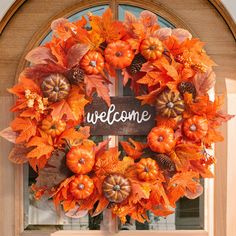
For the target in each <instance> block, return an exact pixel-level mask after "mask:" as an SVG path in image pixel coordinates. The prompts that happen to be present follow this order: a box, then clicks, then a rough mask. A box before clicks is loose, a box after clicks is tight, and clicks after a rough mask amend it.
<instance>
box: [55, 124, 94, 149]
mask: <svg viewBox="0 0 236 236" xmlns="http://www.w3.org/2000/svg"><path fill="white" fill-rule="evenodd" d="M89 136H90V127H89V126H85V127H80V128H79V130H76V129H75V128H69V129H66V130H65V131H64V132H63V133H62V134H61V135H60V137H59V138H58V140H57V144H58V145H61V144H62V143H64V142H65V140H67V142H68V143H69V144H70V145H71V146H74V145H78V144H80V143H81V142H82V141H83V140H84V139H87V138H88V137H89Z"/></svg>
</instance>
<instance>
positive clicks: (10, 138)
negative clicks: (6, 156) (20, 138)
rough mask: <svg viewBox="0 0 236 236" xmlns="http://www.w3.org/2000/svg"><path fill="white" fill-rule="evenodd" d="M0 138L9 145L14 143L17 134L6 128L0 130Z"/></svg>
mask: <svg viewBox="0 0 236 236" xmlns="http://www.w3.org/2000/svg"><path fill="white" fill-rule="evenodd" d="M0 136H1V137H3V138H5V139H6V140H7V141H9V142H11V143H16V137H17V133H16V132H14V131H13V130H12V128H11V127H7V128H6V129H4V130H2V131H1V132H0Z"/></svg>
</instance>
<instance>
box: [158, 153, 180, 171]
mask: <svg viewBox="0 0 236 236" xmlns="http://www.w3.org/2000/svg"><path fill="white" fill-rule="evenodd" d="M155 160H156V162H157V164H158V166H159V167H160V168H161V169H162V170H168V171H171V172H172V171H175V170H176V168H175V164H174V162H173V161H172V160H171V159H170V158H169V157H168V156H167V155H165V154H157V155H156V158H155Z"/></svg>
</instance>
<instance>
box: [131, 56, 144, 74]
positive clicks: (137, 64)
mask: <svg viewBox="0 0 236 236" xmlns="http://www.w3.org/2000/svg"><path fill="white" fill-rule="evenodd" d="M146 61H147V60H146V59H145V58H144V56H142V55H141V54H140V53H139V54H137V55H135V57H134V59H133V61H132V63H131V65H130V66H129V68H128V71H129V73H130V74H136V73H137V72H139V71H140V70H141V68H142V65H143V63H145V62H146Z"/></svg>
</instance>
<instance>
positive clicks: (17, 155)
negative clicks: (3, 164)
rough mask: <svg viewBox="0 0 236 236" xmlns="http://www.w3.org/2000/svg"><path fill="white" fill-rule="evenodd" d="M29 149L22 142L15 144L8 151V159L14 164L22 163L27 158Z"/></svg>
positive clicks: (26, 160)
mask: <svg viewBox="0 0 236 236" xmlns="http://www.w3.org/2000/svg"><path fill="white" fill-rule="evenodd" d="M29 150H30V149H29V148H26V147H25V145H24V144H16V145H15V146H14V147H13V149H12V150H11V152H10V153H9V156H8V159H9V160H10V161H11V162H13V163H14V164H24V163H26V162H28V160H29V159H28V158H27V153H28V152H29Z"/></svg>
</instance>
